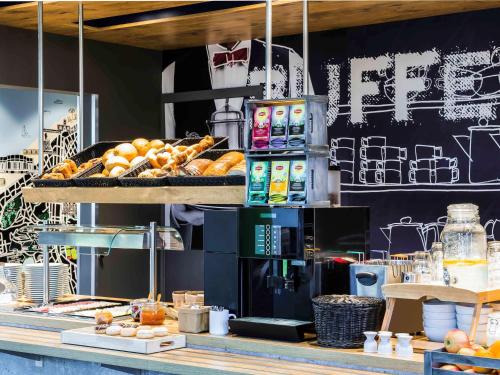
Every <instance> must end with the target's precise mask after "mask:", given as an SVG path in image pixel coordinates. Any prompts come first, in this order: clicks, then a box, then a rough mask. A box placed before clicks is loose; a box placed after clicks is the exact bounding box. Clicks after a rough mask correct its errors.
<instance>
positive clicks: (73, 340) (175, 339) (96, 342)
mask: <svg viewBox="0 0 500 375" xmlns="http://www.w3.org/2000/svg"><path fill="white" fill-rule="evenodd" d="M61 342H62V343H63V344H71V345H80V346H90V347H93V348H101V349H111V350H120V351H124V352H132V353H140V354H152V353H158V352H165V351H168V350H173V349H179V348H184V347H186V336H185V335H179V334H170V335H168V336H165V337H155V338H152V339H138V338H135V337H122V336H108V335H105V334H96V333H95V329H94V327H85V328H78V329H70V330H67V331H62V332H61Z"/></svg>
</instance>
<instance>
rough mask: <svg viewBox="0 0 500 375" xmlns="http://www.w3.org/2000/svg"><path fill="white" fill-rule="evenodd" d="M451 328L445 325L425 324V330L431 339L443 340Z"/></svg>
mask: <svg viewBox="0 0 500 375" xmlns="http://www.w3.org/2000/svg"><path fill="white" fill-rule="evenodd" d="M452 329H453V328H452ZM450 330H451V329H450V328H446V327H445V328H443V327H426V326H424V332H425V335H426V336H427V338H428V339H429V340H430V341H434V342H441V343H442V342H443V341H444V338H445V337H446V334H447V333H448V332H449V331H450Z"/></svg>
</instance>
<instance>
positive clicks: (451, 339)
mask: <svg viewBox="0 0 500 375" xmlns="http://www.w3.org/2000/svg"><path fill="white" fill-rule="evenodd" d="M444 347H445V349H446V351H447V352H448V353H458V351H459V350H460V349H462V348H470V340H469V336H467V334H466V333H465V332H464V331H461V330H459V329H452V330H451V331H448V333H447V334H446V337H445V338H444Z"/></svg>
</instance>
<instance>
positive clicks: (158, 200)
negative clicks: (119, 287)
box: [22, 186, 245, 205]
mask: <svg viewBox="0 0 500 375" xmlns="http://www.w3.org/2000/svg"><path fill="white" fill-rule="evenodd" d="M22 192H23V197H24V200H25V201H26V202H31V203H41V202H48V203H110V204H170V203H172V204H229V205H232V204H234V205H240V204H244V202H245V187H244V186H162V187H107V188H94V187H90V188H81V187H65V188H50V187H44V188H34V187H27V188H23V189H22Z"/></svg>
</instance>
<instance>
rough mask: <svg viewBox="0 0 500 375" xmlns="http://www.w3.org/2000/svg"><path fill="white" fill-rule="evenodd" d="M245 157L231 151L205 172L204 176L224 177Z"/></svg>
mask: <svg viewBox="0 0 500 375" xmlns="http://www.w3.org/2000/svg"><path fill="white" fill-rule="evenodd" d="M244 157H245V156H244V155H243V154H242V153H241V152H238V151H230V152H228V153H226V154H224V155H222V156H221V157H220V158H218V159H217V160H216V161H214V162H213V163H212V164H210V166H209V167H208V168H207V169H206V170H205V172H203V176H224V175H226V174H227V172H228V171H229V170H230V169H231V168H232V167H234V166H235V165H236V164H238V163H239V162H240V161H242V160H243V159H244Z"/></svg>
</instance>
